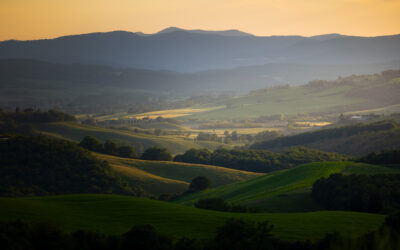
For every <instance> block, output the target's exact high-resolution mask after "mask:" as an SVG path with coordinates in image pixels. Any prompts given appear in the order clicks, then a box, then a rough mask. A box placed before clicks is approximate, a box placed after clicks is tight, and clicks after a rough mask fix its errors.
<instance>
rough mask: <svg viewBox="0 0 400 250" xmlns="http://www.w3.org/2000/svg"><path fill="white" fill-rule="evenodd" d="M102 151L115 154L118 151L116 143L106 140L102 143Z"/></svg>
mask: <svg viewBox="0 0 400 250" xmlns="http://www.w3.org/2000/svg"><path fill="white" fill-rule="evenodd" d="M103 150H104V153H106V154H110V155H116V154H117V153H118V145H117V144H116V143H115V142H113V141H110V140H107V141H106V142H105V143H104V148H103Z"/></svg>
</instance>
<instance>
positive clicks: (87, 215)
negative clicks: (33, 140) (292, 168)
mask: <svg viewBox="0 0 400 250" xmlns="http://www.w3.org/2000/svg"><path fill="white" fill-rule="evenodd" d="M231 217H236V218H243V219H248V220H255V221H265V220H267V221H269V222H270V223H271V224H273V225H274V230H273V234H274V235H275V236H276V237H278V238H281V239H288V240H291V239H302V240H305V239H311V240H316V239H320V238H322V237H324V236H325V234H326V233H329V232H334V231H338V232H340V233H342V234H344V235H346V236H347V237H355V236H358V235H361V234H364V233H366V232H368V231H372V230H376V229H377V228H378V227H379V226H380V225H381V224H382V223H383V220H384V216H383V215H379V214H367V213H355V212H341V211H335V212H333V211H321V212H310V213H292V214H284V213H273V214H239V213H224V212H216V211H210V210H202V209H196V208H193V207H187V206H182V205H178V204H171V203H167V202H161V201H156V200H149V199H144V198H135V197H128V196H119V195H90V194H87V195H63V196H50V197H49V196H48V197H33V198H0V220H14V219H17V218H21V219H24V220H30V221H43V220H44V221H50V222H54V223H57V224H59V225H61V226H62V227H63V228H64V229H65V230H68V231H73V230H78V229H84V230H90V231H99V232H103V233H108V234H117V233H122V232H125V231H127V230H129V229H130V228H131V227H132V226H133V225H137V224H151V225H153V226H154V227H155V228H156V229H157V230H158V231H160V232H161V233H164V234H167V235H170V236H173V237H175V238H178V237H182V236H187V237H193V238H207V237H212V236H213V235H214V234H215V230H216V228H217V227H218V226H221V225H222V224H223V223H224V222H225V221H226V220H227V219H228V218H231Z"/></svg>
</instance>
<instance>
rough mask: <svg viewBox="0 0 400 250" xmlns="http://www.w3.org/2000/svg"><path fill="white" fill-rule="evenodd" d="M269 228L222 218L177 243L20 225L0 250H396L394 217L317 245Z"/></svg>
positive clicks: (10, 228) (143, 231)
mask: <svg viewBox="0 0 400 250" xmlns="http://www.w3.org/2000/svg"><path fill="white" fill-rule="evenodd" d="M273 229H274V227H273V225H271V224H269V223H268V222H267V221H264V222H254V221H249V220H243V219H235V218H231V219H228V220H227V221H226V222H225V223H224V224H223V225H222V226H220V227H218V228H217V230H216V234H215V236H214V237H212V238H209V239H193V238H186V237H182V238H178V239H172V238H171V237H169V236H166V235H164V234H161V233H159V232H158V231H157V230H156V229H155V228H154V227H153V226H151V225H135V226H133V227H132V228H131V229H130V230H128V231H127V232H125V233H122V234H118V235H106V234H102V233H99V232H91V231H85V230H78V231H74V232H66V231H64V230H62V229H61V228H60V227H59V226H58V225H56V224H51V223H45V222H26V221H21V220H16V221H5V222H0V248H1V249H8V250H20V249H28V250H43V249H59V250H75V249H82V250H111V249H112V250H128V249H129V250H130V249H139V250H217V249H218V250H243V249H246V250H339V249H340V250H360V249H368V250H382V249H399V246H400V214H398V213H397V214H393V215H390V216H387V217H386V220H385V222H384V223H383V225H382V226H381V227H380V228H379V229H378V230H376V231H373V232H368V233H366V234H364V235H361V236H359V237H355V238H348V237H347V236H344V235H342V234H340V233H338V232H334V233H331V234H327V235H326V236H325V237H324V238H322V239H320V240H317V241H313V242H312V241H309V240H307V241H294V240H292V241H286V240H280V239H276V238H275V237H274V236H273Z"/></svg>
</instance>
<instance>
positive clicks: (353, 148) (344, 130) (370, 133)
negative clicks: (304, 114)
mask: <svg viewBox="0 0 400 250" xmlns="http://www.w3.org/2000/svg"><path fill="white" fill-rule="evenodd" d="M399 145H400V129H399V124H398V123H397V122H396V121H394V120H387V121H379V122H373V123H358V124H354V125H343V124H342V126H337V127H332V128H326V129H320V130H317V131H312V132H307V133H302V134H297V135H293V136H284V137H279V138H276V139H274V140H270V141H264V142H260V143H255V144H253V145H251V148H253V149H266V150H273V151H281V150H286V149H288V148H290V147H293V146H305V147H309V148H314V149H319V150H323V151H327V152H336V153H342V154H348V155H355V156H360V155H365V154H368V153H371V152H374V151H375V152H378V151H381V150H384V149H393V148H398V147H399Z"/></svg>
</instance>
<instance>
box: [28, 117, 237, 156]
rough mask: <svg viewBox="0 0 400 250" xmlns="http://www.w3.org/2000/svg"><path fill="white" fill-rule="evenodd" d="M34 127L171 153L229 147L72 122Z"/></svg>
mask: <svg viewBox="0 0 400 250" xmlns="http://www.w3.org/2000/svg"><path fill="white" fill-rule="evenodd" d="M35 128H37V129H38V130H39V131H41V132H43V133H45V134H47V135H51V136H55V137H59V138H63V139H67V140H73V141H81V140H82V139H83V137H85V136H86V135H91V136H94V137H96V138H97V139H99V140H100V141H102V142H104V141H106V140H121V141H126V142H128V143H141V144H142V145H143V147H144V148H148V147H151V146H155V145H158V146H162V147H166V148H168V150H169V151H170V152H171V153H172V154H177V153H183V152H185V151H186V150H188V149H190V148H203V147H205V148H208V149H212V150H214V149H216V148H218V147H221V146H223V147H228V148H229V147H231V146H229V145H227V144H222V143H217V142H206V141H205V142H199V143H196V142H193V141H192V140H185V139H181V138H176V137H173V136H155V135H147V134H141V133H134V132H129V131H122V130H116V129H107V128H100V127H94V126H89V125H82V124H78V123H74V122H60V123H41V124H35Z"/></svg>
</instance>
